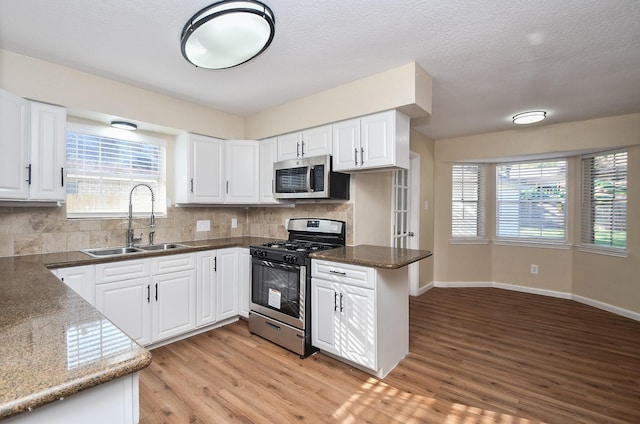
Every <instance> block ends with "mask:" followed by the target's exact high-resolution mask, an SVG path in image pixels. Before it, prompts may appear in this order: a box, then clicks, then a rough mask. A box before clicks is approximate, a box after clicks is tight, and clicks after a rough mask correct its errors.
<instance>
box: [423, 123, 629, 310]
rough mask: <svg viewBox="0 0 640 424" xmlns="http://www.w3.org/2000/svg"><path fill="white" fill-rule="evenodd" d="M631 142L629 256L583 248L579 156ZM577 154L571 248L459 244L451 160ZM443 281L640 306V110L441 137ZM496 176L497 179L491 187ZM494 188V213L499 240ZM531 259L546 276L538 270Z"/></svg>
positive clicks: (438, 218) (438, 269)
mask: <svg viewBox="0 0 640 424" xmlns="http://www.w3.org/2000/svg"><path fill="white" fill-rule="evenodd" d="M623 146H630V147H629V150H628V151H629V178H628V181H629V191H628V196H629V201H628V211H627V214H628V228H627V237H628V240H627V250H628V257H627V258H617V257H612V256H605V255H596V254H592V253H584V252H580V251H578V249H577V245H578V244H579V237H580V232H579V226H580V196H579V195H577V193H578V190H580V181H579V178H580V170H579V154H580V153H581V152H584V151H594V150H606V149H612V148H616V147H623ZM550 154H553V155H555V154H565V155H573V156H572V157H571V158H570V160H569V172H568V173H569V176H568V180H569V181H568V183H569V184H568V187H569V195H568V200H567V209H568V210H567V216H568V224H569V228H568V241H569V244H570V246H569V248H567V249H564V250H563V249H549V248H539V247H520V246H514V245H502V244H496V243H488V244H478V245H464V244H451V243H450V232H451V201H450V199H451V163H452V162H455V161H474V160H482V161H491V160H494V159H501V158H502V159H507V158H508V159H514V158H522V159H524V158H527V157H529V158H534V157H544V156H548V155H550ZM435 157H436V165H435V169H436V171H435V198H436V210H435V233H434V237H435V240H434V244H435V247H434V251H435V253H436V255H435V271H434V272H435V277H434V279H435V281H437V282H497V283H506V284H513V285H520V286H525V287H528V288H533V289H541V290H549V291H558V292H564V293H573V294H576V295H580V296H584V297H587V298H589V299H593V300H595V301H600V302H604V303H607V304H610V305H613V306H617V307H620V308H623V309H627V310H630V311H634V312H640V285H638V284H637V280H638V279H637V276H638V275H640V261H639V260H638V259H639V258H638V255H639V252H640V236H639V235H640V219H638V218H639V217H640V185H635V184H634V182H636V181H640V114H632V115H623V116H616V117H610V118H601V119H594V120H589V121H580V122H572V123H566V124H557V125H547V126H537V127H531V128H527V129H523V130H515V131H505V132H499V133H490V134H480V135H474V136H468V137H459V138H453V139H443V140H436V142H435ZM492 184H495V177H493V178H489V185H490V186H491V185H492ZM492 191H493V190H492V187H490V193H489V199H490V200H489V202H487V206H488V209H487V217H488V221H489V223H490V231H489V233H488V234H489V238H491V239H492V238H493V234H494V231H493V224H492V221H493V219H492V217H493V216H495V209H494V208H493V207H492V205H491V204H492V199H493V197H494V194H493V193H492ZM530 264H537V265H538V266H539V274H538V275H531V274H530V272H529V271H530V268H529V266H530Z"/></svg>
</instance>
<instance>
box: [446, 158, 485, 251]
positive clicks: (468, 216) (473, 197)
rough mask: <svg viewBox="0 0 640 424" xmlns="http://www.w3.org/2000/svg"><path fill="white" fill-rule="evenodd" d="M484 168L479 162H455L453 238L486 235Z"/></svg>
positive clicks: (452, 200) (452, 189)
mask: <svg viewBox="0 0 640 424" xmlns="http://www.w3.org/2000/svg"><path fill="white" fill-rule="evenodd" d="M484 174H485V173H484V169H483V166H482V165H477V164H453V165H452V171H451V181H452V184H451V238H453V239H474V238H477V239H483V238H484V237H485V221H486V219H485V207H484V196H483V193H484V185H485V178H484Z"/></svg>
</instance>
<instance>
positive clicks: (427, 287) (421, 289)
mask: <svg viewBox="0 0 640 424" xmlns="http://www.w3.org/2000/svg"><path fill="white" fill-rule="evenodd" d="M432 288H433V281H432V282H430V283H429V284H427V285H425V286H422V287H419V288H418V293H416V294H413V295H412V296H420V295H421V294H423V293H426V292H428V291H429V290H431V289H432Z"/></svg>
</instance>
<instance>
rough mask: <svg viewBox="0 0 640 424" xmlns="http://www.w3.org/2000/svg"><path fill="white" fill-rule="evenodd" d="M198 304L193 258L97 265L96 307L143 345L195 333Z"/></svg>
mask: <svg viewBox="0 0 640 424" xmlns="http://www.w3.org/2000/svg"><path fill="white" fill-rule="evenodd" d="M127 271H129V273H127ZM128 277H137V278H128ZM195 299H196V271H195V255H194V254H192V253H186V254H181V255H171V256H161V257H156V258H151V259H137V260H132V261H122V262H111V263H106V264H98V265H96V307H97V308H98V310H99V311H100V312H102V313H103V314H105V315H106V316H107V318H109V319H110V320H111V321H112V322H113V323H114V324H115V325H117V326H118V327H120V329H122V330H123V331H124V332H125V333H127V335H128V336H129V337H131V338H132V339H134V340H135V341H136V342H138V343H140V344H142V345H148V344H151V343H155V342H158V341H161V340H165V339H168V338H170V337H173V336H177V335H179V334H182V333H186V332H188V331H190V330H193V329H194V328H195V327H196V315H195Z"/></svg>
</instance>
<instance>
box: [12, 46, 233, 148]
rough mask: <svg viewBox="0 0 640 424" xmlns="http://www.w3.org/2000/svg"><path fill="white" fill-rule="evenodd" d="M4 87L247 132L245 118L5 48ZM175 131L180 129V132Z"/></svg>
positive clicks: (148, 119) (186, 124)
mask: <svg viewBox="0 0 640 424" xmlns="http://www.w3.org/2000/svg"><path fill="white" fill-rule="evenodd" d="M0 87H2V88H4V89H5V90H8V91H11V92H13V93H14V94H17V95H18V96H21V97H26V98H29V99H32V100H38V101H41V102H45V103H53V104H58V105H61V106H64V107H66V108H67V109H69V110H70V114H71V115H73V113H74V111H79V112H82V113H84V112H92V113H101V114H106V115H110V116H113V117H121V118H124V119H127V120H132V121H135V122H145V123H149V124H152V126H157V127H159V128H163V129H170V130H171V131H176V130H177V131H188V132H194V133H198V134H205V135H210V136H213V137H220V138H224V139H238V138H243V137H244V120H243V118H241V117H239V116H235V115H231V114H228V113H224V112H220V111H216V110H213V109H211V108H207V107H204V106H201V105H197V104H194V103H189V102H185V101H183V100H178V99H176V98H173V97H169V96H166V95H163V94H158V93H155V92H153V91H149V90H143V89H141V88H137V87H134V86H131V85H127V84H122V83H119V82H116V81H113V80H109V79H106V78H101V77H98V76H95V75H92V74H88V73H85V72H80V71H76V70H74V69H71V68H67V67H64V66H60V65H55V64H53V63H50V62H45V61H42V60H38V59H33V58H30V57H27V56H22V55H19V54H15V53H13V52H10V51H7V50H0ZM177 131H176V132H177Z"/></svg>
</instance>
